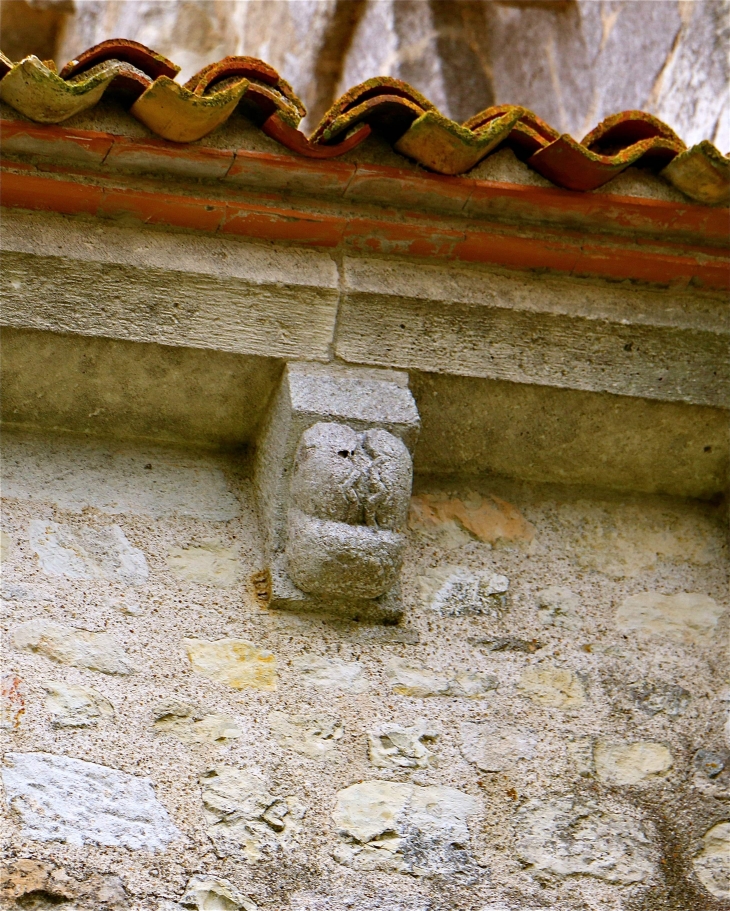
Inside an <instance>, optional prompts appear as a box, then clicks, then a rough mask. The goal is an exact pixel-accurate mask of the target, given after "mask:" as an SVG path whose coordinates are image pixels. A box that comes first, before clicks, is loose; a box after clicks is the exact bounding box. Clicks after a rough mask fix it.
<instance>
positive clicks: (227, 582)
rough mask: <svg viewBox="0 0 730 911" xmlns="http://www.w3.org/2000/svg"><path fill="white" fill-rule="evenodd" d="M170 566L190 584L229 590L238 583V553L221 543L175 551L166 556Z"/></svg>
mask: <svg viewBox="0 0 730 911" xmlns="http://www.w3.org/2000/svg"><path fill="white" fill-rule="evenodd" d="M167 565H168V566H169V567H170V571H171V572H172V573H174V574H175V575H176V576H179V577H180V578H181V579H185V580H186V581H188V582H200V583H202V584H203V585H215V586H221V587H222V588H228V587H229V586H231V585H235V584H236V582H237V581H238V553H237V551H236V549H235V548H233V547H226V546H225V545H224V544H221V543H220V542H219V541H206V542H205V543H203V544H198V545H190V546H188V547H184V548H183V547H174V548H173V549H172V550H171V551H170V553H169V554H168V556H167Z"/></svg>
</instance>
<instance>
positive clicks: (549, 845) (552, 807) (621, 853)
mask: <svg viewBox="0 0 730 911" xmlns="http://www.w3.org/2000/svg"><path fill="white" fill-rule="evenodd" d="M517 827H518V831H519V837H518V843H517V845H518V852H519V855H520V857H521V859H522V860H523V861H524V862H525V863H527V864H530V865H531V867H532V868H533V869H534V870H535V872H536V873H537V874H538V875H546V874H547V875H549V874H553V875H557V876H574V875H576V874H581V875H583V876H595V877H597V878H598V879H604V880H606V881H607V882H610V883H619V884H623V885H627V884H629V883H636V882H641V881H642V880H645V879H647V878H648V877H649V876H651V874H652V872H653V871H654V868H655V864H656V852H655V851H654V849H653V848H652V845H651V841H650V839H649V837H648V835H647V833H646V831H645V829H644V827H643V825H642V823H641V821H640V820H639V819H637V818H635V816H634V815H633V814H631V813H629V812H626V813H620V812H615V811H613V810H611V809H608V808H603V807H600V806H598V805H597V804H596V803H595V802H593V801H583V802H581V801H579V800H577V799H576V798H575V797H571V796H567V797H559V798H555V799H553V800H549V801H548V800H540V799H539V798H535V799H532V800H530V801H528V802H527V803H526V804H525V806H524V807H522V808H521V809H520V810H519V812H518V814H517Z"/></svg>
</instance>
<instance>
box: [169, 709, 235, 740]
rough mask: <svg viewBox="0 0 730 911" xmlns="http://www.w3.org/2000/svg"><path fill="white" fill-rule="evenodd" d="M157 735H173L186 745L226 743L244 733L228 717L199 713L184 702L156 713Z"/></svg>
mask: <svg viewBox="0 0 730 911" xmlns="http://www.w3.org/2000/svg"><path fill="white" fill-rule="evenodd" d="M152 726H153V728H154V729H155V731H156V732H157V733H160V734H172V735H173V736H174V737H177V739H178V740H181V741H182V742H183V743H226V742H227V741H229V740H235V739H236V738H238V737H241V736H242V734H243V732H242V731H241V729H240V728H239V727H238V725H237V724H236V722H235V720H234V719H233V718H231V717H230V716H229V715H215V714H204V713H202V712H201V713H198V712H196V710H195V709H194V708H193V707H192V706H189V705H185V704H184V703H181V702H174V701H171V702H167V703H164V704H163V705H161V706H160V707H159V708H158V709H157V711H156V712H155V720H154V724H153V725H152Z"/></svg>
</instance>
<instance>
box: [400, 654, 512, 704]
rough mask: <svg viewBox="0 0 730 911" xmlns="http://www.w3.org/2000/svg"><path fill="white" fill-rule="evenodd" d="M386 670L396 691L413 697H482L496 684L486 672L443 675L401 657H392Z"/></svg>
mask: <svg viewBox="0 0 730 911" xmlns="http://www.w3.org/2000/svg"><path fill="white" fill-rule="evenodd" d="M386 674H387V676H388V679H389V681H390V685H391V686H392V687H393V690H394V691H395V692H396V693H399V694H400V695H401V696H411V697H412V698H414V699H426V698H427V697H429V696H464V697H466V698H468V699H482V698H484V697H485V696H486V695H487V694H488V693H489V692H490V691H491V690H494V689H496V687H497V680H496V678H495V677H492V676H490V675H489V674H484V673H480V672H478V671H463V672H461V673H454V674H453V676H451V675H450V676H445V675H443V674H438V673H434V672H433V671H430V670H428V669H427V668H425V667H423V665H419V664H416V663H414V662H413V661H410V660H409V659H402V658H391V659H390V661H388V663H387V665H386Z"/></svg>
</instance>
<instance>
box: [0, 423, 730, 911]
mask: <svg viewBox="0 0 730 911" xmlns="http://www.w3.org/2000/svg"><path fill="white" fill-rule="evenodd" d="M4 466H5V467H4V495H5V506H4V512H3V519H2V550H3V575H2V596H3V604H4V614H3V659H4V661H3V673H4V677H3V714H2V724H3V730H2V738H3V753H4V759H3V765H2V778H3V783H4V792H5V801H6V805H5V808H6V810H7V811H8V812H7V815H6V819H5V822H4V845H5V847H4V852H5V861H6V866H5V873H4V874H3V876H4V878H3V880H2V883H1V884H0V889H1V890H2V891H1V892H0V904H1V905H2V907H3V908H7V909H8V911H11V909H20V908H51V907H53V908H62V909H65V911H82V909H93V911H102V909H129V911H131V909H135V911H136V909H139V911H142V909H145V911H152V909H154V911H179V909H181V908H197V909H219V911H220V909H224V911H226V909H227V911H233V909H246V911H251V909H255V908H259V909H261V911H264V909H267V911H289V909H290V911H346V909H347V911H381V909H389V911H441V909H444V911H445V909H458V911H528V909H529V911H537V909H543V908H557V909H565V911H568V909H570V911H576V909H586V911H587V909H598V908H600V909H605V911H619V909H637V911H639V909H642V911H651V909H676V911H688V909H693V911H700V909H720V908H727V907H728V906H729V905H728V900H730V864H729V862H728V857H729V856H730V821H729V814H728V799H729V798H730V752H729V749H728V748H729V747H730V742H729V737H730V726H729V725H730V722H728V721H727V720H726V719H727V708H728V706H727V703H728V700H730V688H728V684H729V683H730V678H728V675H727V665H726V658H727V653H726V651H727V650H726V647H725V644H726V642H727V629H728V615H727V613H724V611H725V610H726V607H727V604H728V600H727V572H726V569H727V551H726V537H725V531H724V528H723V522H722V516H721V514H720V512H719V511H718V509H717V508H715V507H714V506H712V505H708V504H700V503H693V502H681V501H672V500H667V499H659V498H649V497H642V498H632V497H628V496H625V497H621V496H618V495H612V496H611V497H607V496H606V495H601V494H599V493H595V492H590V491H576V490H571V489H567V488H566V489H558V488H544V487H543V488H540V487H536V486H531V487H528V486H520V485H516V484H509V485H508V484H507V483H506V482H500V481H498V480H493V481H491V482H489V483H487V482H486V481H480V482H479V483H477V482H476V481H474V480H469V479H455V480H449V481H447V480H444V479H437V480H433V479H431V480H429V479H427V478H417V479H416V485H415V492H414V497H413V500H412V506H411V517H410V531H409V543H408V552H407V556H406V563H405V568H404V585H403V597H404V601H405V606H406V616H405V620H404V622H403V623H402V624H401V625H400V626H368V625H365V624H359V623H357V622H349V621H340V622H335V621H330V620H327V619H324V618H322V617H320V618H316V617H313V616H306V615H296V614H290V613H285V612H273V611H269V610H267V609H266V607H265V598H266V591H265V588H266V585H265V580H264V579H263V578H262V576H261V575H260V569H261V565H262V563H261V560H262V557H261V550H260V543H261V542H260V535H259V530H258V527H257V519H256V515H255V512H254V508H253V501H252V490H251V485H250V481H249V479H248V474H247V469H246V465H245V464H243V463H242V462H241V460H240V459H239V460H236V459H235V458H233V457H230V458H228V457H226V458H224V457H218V456H212V455H206V454H196V453H194V452H187V451H181V450H165V449H156V448H150V447H148V448H143V447H139V448H135V447H132V446H127V445H124V446H122V445H119V444H112V443H103V442H102V443H91V442H82V441H76V440H74V439H72V438H42V437H31V436H27V437H21V436H18V437H15V436H12V435H8V434H6V439H5V460H4Z"/></svg>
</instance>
